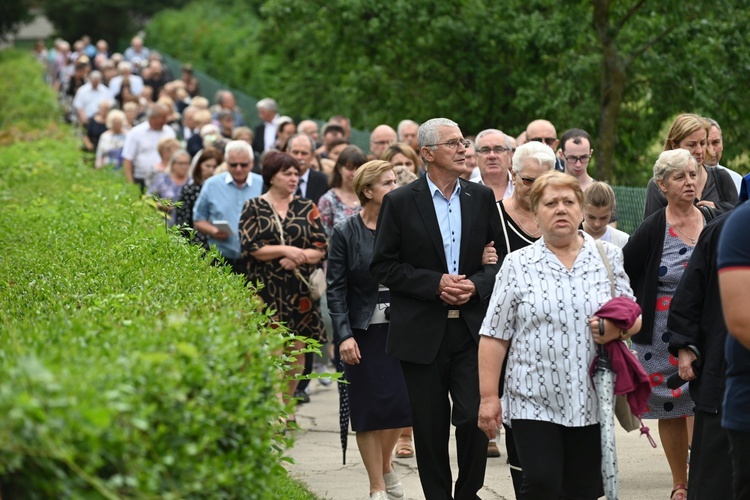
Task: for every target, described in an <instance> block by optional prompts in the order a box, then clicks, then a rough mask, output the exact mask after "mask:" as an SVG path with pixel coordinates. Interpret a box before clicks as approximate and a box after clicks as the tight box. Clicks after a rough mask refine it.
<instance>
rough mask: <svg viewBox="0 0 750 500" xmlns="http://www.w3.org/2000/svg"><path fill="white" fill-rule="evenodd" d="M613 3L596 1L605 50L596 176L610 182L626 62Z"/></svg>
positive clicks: (596, 20) (598, 30)
mask: <svg viewBox="0 0 750 500" xmlns="http://www.w3.org/2000/svg"><path fill="white" fill-rule="evenodd" d="M610 3H611V0H597V1H595V2H594V29H595V30H596V33H597V35H598V37H599V41H600V43H601V50H602V73H601V81H600V88H599V91H600V94H601V97H600V109H599V135H598V137H599V138H598V141H597V151H596V178H597V179H599V180H602V181H605V182H610V183H611V182H612V180H613V173H614V165H613V164H614V157H615V144H616V143H617V120H618V118H619V116H620V106H621V105H622V101H623V96H624V94H625V82H626V75H625V63H624V61H623V59H622V56H621V55H620V53H619V51H618V49H617V44H616V43H615V42H616V40H617V30H616V29H615V28H614V27H613V26H612V25H611V23H610V18H609V16H610Z"/></svg>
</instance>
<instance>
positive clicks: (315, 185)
mask: <svg viewBox="0 0 750 500" xmlns="http://www.w3.org/2000/svg"><path fill="white" fill-rule="evenodd" d="M329 189H331V188H330V186H329V185H328V176H327V175H326V174H324V173H322V172H318V171H317V170H310V176H309V177H308V178H307V190H306V192H305V195H306V196H305V198H307V199H308V200H312V201H313V202H314V203H315V204H316V205H317V204H318V200H320V197H321V196H323V195H324V194H326V193H327V192H328V190H329Z"/></svg>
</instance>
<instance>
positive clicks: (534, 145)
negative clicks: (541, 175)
mask: <svg viewBox="0 0 750 500" xmlns="http://www.w3.org/2000/svg"><path fill="white" fill-rule="evenodd" d="M506 140H507V138H506ZM528 159H533V160H536V161H537V162H538V163H539V166H540V167H542V168H543V169H545V170H552V169H553V168H555V161H556V160H555V152H554V151H552V148H551V147H549V146H547V145H546V144H544V143H543V142H537V141H532V142H527V143H526V144H524V145H522V146H518V148H516V152H515V154H514V155H513V170H515V171H516V172H518V173H519V174H520V173H521V171H522V170H523V167H524V166H525V165H526V160H528Z"/></svg>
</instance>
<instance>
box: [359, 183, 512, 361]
mask: <svg viewBox="0 0 750 500" xmlns="http://www.w3.org/2000/svg"><path fill="white" fill-rule="evenodd" d="M458 182H460V184H461V194H460V196H461V198H460V199H461V250H460V257H459V266H458V272H459V273H460V274H465V275H466V277H467V278H468V279H470V280H471V281H472V282H474V285H475V286H476V288H477V295H475V296H474V297H472V298H471V300H469V302H467V303H466V304H464V305H462V306H459V307H458V309H460V310H461V319H460V321H465V322H466V325H467V326H468V328H469V330H470V331H471V334H472V335H473V336H474V339H475V340H476V341H477V342H479V328H480V326H481V324H482V321H483V320H484V316H485V313H486V312H487V303H488V301H489V297H490V295H491V294H492V289H493V287H494V283H495V275H496V274H497V272H498V270H499V269H500V263H501V262H502V259H503V257H505V253H504V249H503V248H502V247H500V248H498V257H499V259H498V261H499V262H498V263H497V264H494V265H486V266H482V252H483V251H484V246H485V245H486V244H487V243H489V242H490V241H495V242H496V243H497V242H500V241H501V238H502V233H501V228H500V216H499V215H498V212H497V206H496V205H495V195H494V193H493V192H492V190H491V189H490V188H488V187H485V186H482V185H480V184H477V183H474V182H468V181H465V180H463V179H458ZM498 246H499V245H498ZM370 271H371V272H372V274H373V276H374V277H375V278H376V279H377V280H378V282H379V283H382V284H383V285H385V286H387V287H388V288H389V289H390V290H391V310H390V312H391V324H390V330H389V333H388V343H387V346H386V352H387V353H388V354H389V355H391V356H393V357H395V358H397V359H400V360H403V361H408V362H412V363H421V364H428V363H431V362H432V361H434V360H435V357H436V356H437V352H438V349H439V348H440V344H441V342H442V340H443V335H444V334H445V327H446V323H447V321H448V312H447V311H448V308H449V307H448V304H446V303H445V302H443V301H442V300H441V299H440V298H439V296H438V285H439V283H440V278H441V277H442V275H443V274H445V273H448V268H447V265H446V262H445V251H444V250H443V240H442V237H441V235H440V226H439V225H438V221H437V216H436V215H435V207H434V205H433V202H432V196H431V194H430V190H429V187H428V185H427V178H426V177H424V176H423V177H421V178H419V179H417V180H416V181H414V182H412V183H411V184H408V185H406V186H403V187H400V188H398V189H396V190H395V191H393V192H391V193H389V194H387V195H386V196H385V198H384V199H383V206H382V208H381V210H380V216H379V218H378V231H377V235H376V237H375V249H374V251H373V257H372V264H371V266H370ZM453 308H454V307H451V309H453ZM451 321H456V320H451Z"/></svg>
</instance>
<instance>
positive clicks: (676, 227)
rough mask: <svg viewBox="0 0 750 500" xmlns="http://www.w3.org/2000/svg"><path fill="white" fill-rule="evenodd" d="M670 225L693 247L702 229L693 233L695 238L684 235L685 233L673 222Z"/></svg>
mask: <svg viewBox="0 0 750 500" xmlns="http://www.w3.org/2000/svg"><path fill="white" fill-rule="evenodd" d="M672 225H673V226H674V228H675V229H677V230H678V231H679V232H680V234H681V235H683V236H684V237H685V238H687V239H689V240H690V243H692V244H693V245H695V243H696V242H697V241H698V236H699V235H700V234H701V229H702V228H701V229H698V232H697V233H695V236H689V235H687V234H685V232H684V231H683V230H682V229H680V226H678V225H677V224H676V223H675V222H672Z"/></svg>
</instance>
